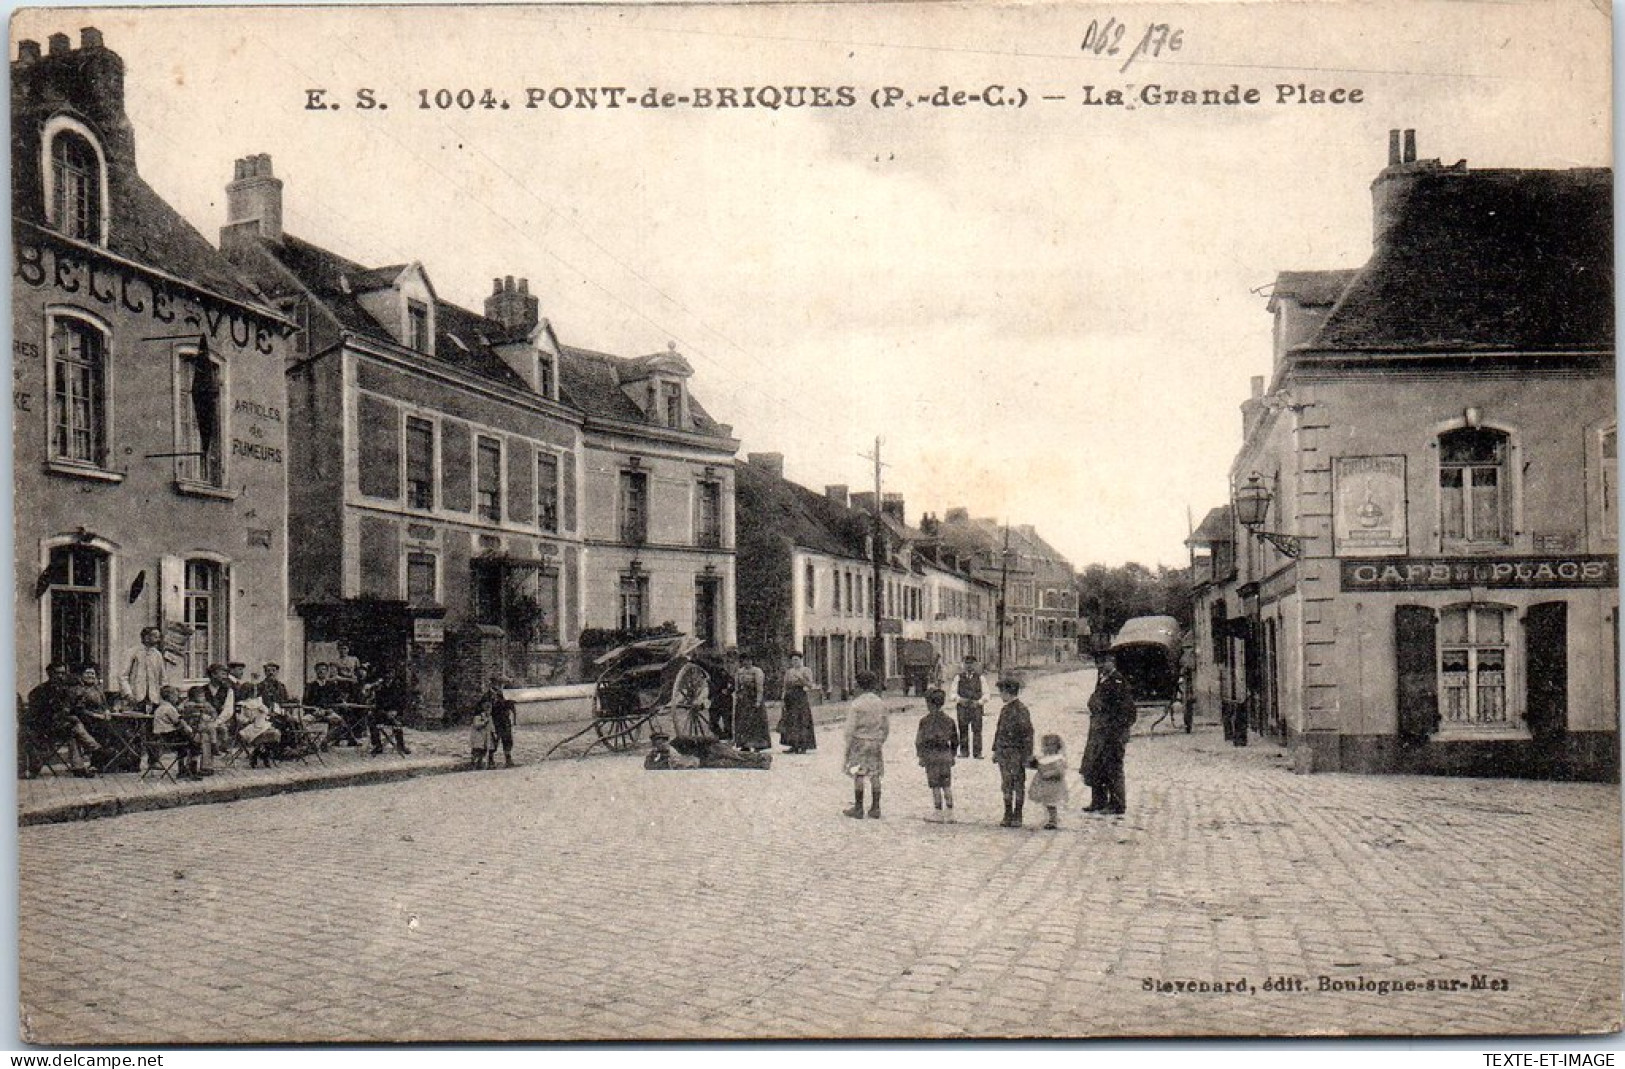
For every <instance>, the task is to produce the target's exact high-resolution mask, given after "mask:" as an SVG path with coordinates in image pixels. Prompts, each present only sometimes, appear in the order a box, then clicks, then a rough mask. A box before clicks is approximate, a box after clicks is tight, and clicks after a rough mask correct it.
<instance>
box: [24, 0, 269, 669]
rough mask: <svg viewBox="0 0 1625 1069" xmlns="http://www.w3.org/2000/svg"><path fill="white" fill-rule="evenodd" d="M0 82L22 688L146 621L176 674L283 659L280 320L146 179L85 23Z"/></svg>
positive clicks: (112, 649) (119, 89)
mask: <svg viewBox="0 0 1625 1069" xmlns="http://www.w3.org/2000/svg"><path fill="white" fill-rule="evenodd" d="M11 87H12V142H11V146H12V156H11V174H12V187H11V190H12V212H13V215H12V287H11V295H12V331H13V338H14V342H13V350H12V370H13V386H12V390H13V394H12V417H13V424H14V433H13V440H12V449H13V454H12V455H13V458H14V464H15V468H14V484H13V493H14V502H15V507H16V517H15V520H14V532H15V537H16V545H15V561H14V566H15V577H16V592H15V603H14V620H13V635H14V636H15V643H16V657H17V686H18V689H19V690H20V691H26V690H27V689H28V688H30V687H32V686H33V685H34V684H36V683H38V682H39V681H40V680H42V679H43V678H44V676H45V666H46V665H47V664H48V663H50V662H52V661H61V662H64V663H67V664H69V665H70V666H73V665H82V664H93V665H96V666H97V667H99V668H100V669H101V672H102V676H103V679H104V680H106V681H107V682H108V684H109V687H110V688H113V687H116V684H115V683H114V681H115V680H116V678H117V677H118V675H119V674H120V673H121V672H122V671H123V670H124V668H125V666H126V664H127V663H128V662H127V661H126V660H125V658H127V657H128V656H129V653H130V651H131V650H132V649H133V648H134V647H135V646H137V645H138V643H139V632H140V630H141V629H142V628H143V627H149V626H157V627H160V628H162V629H163V632H164V637H165V645H166V648H167V657H168V659H169V661H170V664H171V666H172V668H173V675H174V678H175V679H176V681H177V682H180V683H195V682H201V681H202V680H203V678H204V676H205V670H206V668H207V667H208V665H209V664H211V663H213V662H216V661H221V662H224V661H228V660H241V661H245V662H248V663H250V664H252V665H253V666H254V667H255V669H256V670H257V669H258V667H259V666H260V664H262V663H264V662H265V661H277V662H279V663H281V662H284V661H285V660H286V646H287V631H288V619H287V612H286V605H287V564H286V562H287V523H286V515H285V501H286V495H287V487H286V480H287V474H288V467H289V452H288V434H287V430H288V422H287V395H286V389H285V386H284V380H283V362H284V359H285V356H286V353H287V349H288V344H289V341H288V339H289V336H290V335H291V333H292V330H293V325H292V324H291V323H290V322H289V321H288V320H287V319H286V318H285V317H283V316H281V315H279V314H278V313H277V312H276V311H274V310H273V309H272V308H271V307H269V306H268V305H267V303H266V302H265V301H264V300H263V299H262V298H261V296H260V295H259V294H258V293H257V292H256V291H255V290H253V289H251V288H250V287H249V286H248V285H245V284H244V283H243V282H242V281H241V280H240V279H239V278H238V277H237V276H236V274H235V272H234V271H233V269H232V267H231V265H230V264H229V263H227V262H226V260H225V259H224V258H223V257H222V256H221V255H220V254H219V253H218V252H217V251H216V250H215V249H214V248H213V246H211V245H210V244H209V243H208V242H207V241H206V240H205V239H204V238H203V237H202V235H200V234H199V233H198V232H197V231H196V230H194V229H193V228H192V227H191V226H190V225H189V224H187V223H186V222H185V220H183V219H182V218H181V216H180V215H179V214H178V213H177V212H176V211H175V210H174V209H173V208H171V207H170V206H169V205H168V204H167V203H165V201H164V200H163V198H162V197H160V196H159V195H158V194H157V193H156V192H155V191H154V190H153V189H152V188H151V187H150V186H148V185H147V184H146V182H145V181H143V180H142V178H141V175H140V172H139V170H138V169H137V166H136V151H135V136H134V132H133V130H132V129H131V126H130V122H129V119H128V118H127V117H126V114H125V110H124V64H123V61H122V60H121V59H120V58H119V56H118V55H117V54H116V53H114V52H113V51H112V50H110V49H108V48H107V47H106V45H105V44H104V43H103V40H102V35H101V34H100V33H99V32H98V31H97V30H95V29H94V28H86V29H84V30H83V31H82V32H81V36H80V42H79V47H77V48H75V47H73V44H72V42H71V40H70V39H69V38H68V37H67V36H66V35H63V34H54V35H52V36H51V38H50V39H49V42H48V50H47V51H45V52H43V53H42V50H41V48H40V46H39V44H38V43H37V42H34V41H22V42H20V43H19V49H18V57H17V58H16V59H15V60H14V61H13V62H12V64H11Z"/></svg>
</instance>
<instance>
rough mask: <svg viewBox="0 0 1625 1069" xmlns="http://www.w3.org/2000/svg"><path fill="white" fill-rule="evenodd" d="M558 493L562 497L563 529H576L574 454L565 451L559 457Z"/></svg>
mask: <svg viewBox="0 0 1625 1069" xmlns="http://www.w3.org/2000/svg"><path fill="white" fill-rule="evenodd" d="M559 475H560V483H559V493H560V494H561V495H562V496H563V498H564V510H563V511H564V528H563V529H564V530H566V531H574V530H575V529H576V455H575V454H574V453H565V454H563V455H561V456H560V457H559Z"/></svg>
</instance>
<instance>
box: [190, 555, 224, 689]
mask: <svg viewBox="0 0 1625 1069" xmlns="http://www.w3.org/2000/svg"><path fill="white" fill-rule="evenodd" d="M225 571H226V568H225V565H223V564H221V563H220V562H218V561H212V560H189V561H187V562H186V590H185V593H184V594H183V602H182V606H181V613H182V619H183V622H184V623H185V624H186V626H187V627H188V628H189V629H190V633H189V634H188V635H187V638H186V646H185V648H184V649H183V650H182V652H181V671H182V677H183V678H185V679H204V678H206V677H207V676H208V670H209V665H211V664H223V663H225V661H226V659H227V658H226V604H225V602H226V593H227V590H228V589H229V588H228V586H227V584H226V576H225Z"/></svg>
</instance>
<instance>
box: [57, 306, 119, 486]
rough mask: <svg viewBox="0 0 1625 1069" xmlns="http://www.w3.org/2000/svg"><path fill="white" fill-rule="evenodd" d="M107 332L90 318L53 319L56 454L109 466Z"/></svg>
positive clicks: (67, 458)
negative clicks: (88, 319) (91, 321)
mask: <svg viewBox="0 0 1625 1069" xmlns="http://www.w3.org/2000/svg"><path fill="white" fill-rule="evenodd" d="M106 398H107V336H106V335H105V334H103V333H102V332H101V330H99V329H98V328H97V327H95V326H93V325H92V324H91V323H89V322H87V321H86V320H82V319H78V318H74V317H70V316H53V317H52V319H51V456H52V457H53V458H54V459H57V460H65V461H70V462H74V463H79V464H93V465H95V466H97V467H102V466H104V464H105V462H106V459H107V400H106Z"/></svg>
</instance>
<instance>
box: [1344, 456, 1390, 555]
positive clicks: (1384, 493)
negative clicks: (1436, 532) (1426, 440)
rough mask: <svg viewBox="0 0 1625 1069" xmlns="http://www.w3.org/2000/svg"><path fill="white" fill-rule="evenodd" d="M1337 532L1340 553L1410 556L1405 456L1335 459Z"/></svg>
mask: <svg viewBox="0 0 1625 1069" xmlns="http://www.w3.org/2000/svg"><path fill="white" fill-rule="evenodd" d="M1332 513H1333V536H1334V538H1335V539H1336V542H1337V550H1336V552H1337V555H1338V556H1339V557H1402V556H1404V555H1405V458H1404V457H1402V456H1385V457H1338V458H1336V459H1335V460H1333V461H1332Z"/></svg>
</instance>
